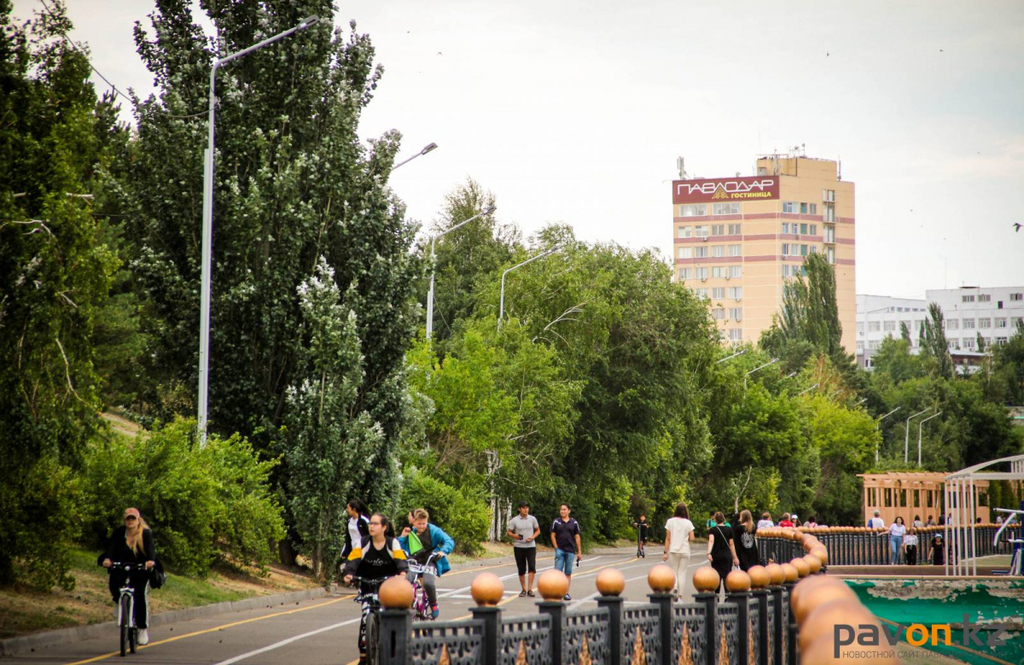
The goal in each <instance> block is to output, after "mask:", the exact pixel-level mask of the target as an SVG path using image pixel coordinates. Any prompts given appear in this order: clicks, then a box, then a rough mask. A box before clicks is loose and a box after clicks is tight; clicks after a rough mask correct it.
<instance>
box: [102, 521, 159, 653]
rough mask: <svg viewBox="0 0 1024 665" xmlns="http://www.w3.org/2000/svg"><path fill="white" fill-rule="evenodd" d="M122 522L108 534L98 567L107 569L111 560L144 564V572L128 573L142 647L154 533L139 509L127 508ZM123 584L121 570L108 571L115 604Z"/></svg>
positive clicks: (145, 640) (153, 561)
mask: <svg viewBox="0 0 1024 665" xmlns="http://www.w3.org/2000/svg"><path fill="white" fill-rule="evenodd" d="M123 521H124V525H123V526H119V527H117V528H116V529H114V533H112V534H111V535H110V539H109V540H108V541H107V551H106V553H105V554H104V555H103V561H102V562H101V564H100V565H102V566H103V567H104V568H110V566H111V563H112V562H114V561H117V562H118V563H142V564H145V566H146V570H144V571H137V572H132V573H130V579H131V583H132V586H133V587H134V588H135V626H136V627H137V628H138V629H139V646H145V645H146V644H148V643H149V631H148V630H147V628H148V627H149V575H150V572H149V571H151V570H152V569H153V566H154V565H155V564H156V548H155V547H154V545H153V532H152V531H151V530H150V528H149V525H148V524H146V521H145V520H144V519H142V515H141V514H140V513H139V509H138V508H128V509H126V510H125V511H124V518H123ZM125 581H126V580H125V573H124V572H123V571H119V570H114V571H111V573H110V579H109V587H110V595H111V596H112V597H113V599H114V604H115V605H116V604H117V603H118V599H119V597H120V595H121V587H122V586H124V583H125Z"/></svg>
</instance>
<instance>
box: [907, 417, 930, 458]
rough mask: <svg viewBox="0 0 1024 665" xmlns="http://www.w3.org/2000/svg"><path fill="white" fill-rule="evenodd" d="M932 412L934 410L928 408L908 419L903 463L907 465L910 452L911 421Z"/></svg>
mask: <svg viewBox="0 0 1024 665" xmlns="http://www.w3.org/2000/svg"><path fill="white" fill-rule="evenodd" d="M931 410H932V408H931V407H928V408H927V409H925V410H924V411H918V412H917V413H915V414H914V415H912V416H910V418H907V425H906V431H905V432H904V434H905V436H904V437H903V463H904V464H906V463H907V453H908V452H910V420H911V418H917V417H918V416H919V415H921V414H922V413H928V412H929V411H931Z"/></svg>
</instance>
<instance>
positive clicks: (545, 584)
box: [537, 568, 569, 665]
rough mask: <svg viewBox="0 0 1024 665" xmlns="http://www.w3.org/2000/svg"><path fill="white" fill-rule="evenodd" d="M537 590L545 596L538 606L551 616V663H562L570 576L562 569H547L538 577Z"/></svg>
mask: <svg viewBox="0 0 1024 665" xmlns="http://www.w3.org/2000/svg"><path fill="white" fill-rule="evenodd" d="M537 591H540V595H541V597H542V598H544V600H541V601H538V602H537V608H538V609H540V613H541V614H547V615H548V616H550V617H551V663H552V665H562V628H563V627H564V626H565V603H563V602H562V598H564V597H565V594H567V593H569V578H568V577H566V576H565V573H563V572H562V571H560V570H555V569H554V568H552V569H550V570H546V571H544V572H543V573H542V574H541V576H540V577H538V578H537Z"/></svg>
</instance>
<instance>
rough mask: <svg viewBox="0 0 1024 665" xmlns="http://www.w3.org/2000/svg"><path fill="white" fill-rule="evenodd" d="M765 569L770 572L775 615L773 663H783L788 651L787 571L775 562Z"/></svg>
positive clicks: (775, 664) (769, 591)
mask: <svg viewBox="0 0 1024 665" xmlns="http://www.w3.org/2000/svg"><path fill="white" fill-rule="evenodd" d="M765 570H766V571H767V572H768V579H769V582H768V583H769V584H770V585H771V586H770V587H769V589H768V593H770V594H771V595H772V609H773V610H774V614H775V615H774V617H772V638H771V639H772V644H773V645H774V649H773V651H772V655H773V658H772V665H783V663H784V656H785V653H786V632H787V631H786V629H785V626H786V608H785V602H786V599H785V596H784V595H783V589H782V583H783V582H785V581H786V571H785V570H783V568H782V566H781V565H779V564H777V563H773V564H771V565H768V566H765Z"/></svg>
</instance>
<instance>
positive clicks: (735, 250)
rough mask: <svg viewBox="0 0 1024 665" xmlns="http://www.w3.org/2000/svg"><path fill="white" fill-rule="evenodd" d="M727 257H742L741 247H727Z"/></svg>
mask: <svg viewBox="0 0 1024 665" xmlns="http://www.w3.org/2000/svg"><path fill="white" fill-rule="evenodd" d="M729 256H743V245H729Z"/></svg>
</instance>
